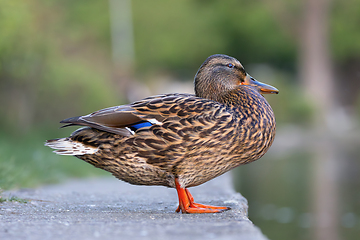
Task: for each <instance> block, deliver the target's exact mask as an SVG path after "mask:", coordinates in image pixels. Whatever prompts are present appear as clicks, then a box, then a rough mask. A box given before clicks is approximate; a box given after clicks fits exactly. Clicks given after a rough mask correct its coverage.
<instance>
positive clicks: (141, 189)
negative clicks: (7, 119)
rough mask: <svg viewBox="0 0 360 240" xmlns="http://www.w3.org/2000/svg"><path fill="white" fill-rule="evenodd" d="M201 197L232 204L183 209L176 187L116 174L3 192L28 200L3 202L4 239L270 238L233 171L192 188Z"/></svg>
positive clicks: (0, 217)
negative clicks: (212, 209) (254, 218)
mask: <svg viewBox="0 0 360 240" xmlns="http://www.w3.org/2000/svg"><path fill="white" fill-rule="evenodd" d="M190 191H191V193H192V195H193V196H194V198H195V201H196V202H199V203H203V204H211V205H221V206H229V207H231V208H232V209H231V210H230V211H227V212H223V213H214V214H180V213H176V212H175V209H176V207H177V204H178V199H177V194H176V190H175V189H169V188H166V187H149V186H133V185H130V184H127V183H124V182H121V181H119V180H117V179H115V178H99V179H85V180H71V181H69V182H66V183H64V184H59V185H50V186H44V187H41V188H37V189H22V190H17V191H9V192H5V193H3V194H2V195H3V197H11V196H16V197H19V198H25V199H29V200H30V201H29V202H28V203H19V202H4V203H0V239H1V240H12V239H31V240H37V239H52V240H56V239H69V240H70V239H102V240H103V239H131V240H137V239H157V240H158V239H160V240H161V239H171V240H177V239H191V240H197V239H224V240H225V239H226V240H227V239H249V240H262V239H267V238H266V237H265V236H264V235H263V234H262V233H261V231H260V230H259V229H258V228H257V227H255V226H254V225H253V224H252V223H251V221H250V220H249V219H248V218H247V201H246V199H245V198H244V197H242V196H241V195H240V194H239V193H235V191H234V190H233V188H232V183H231V180H230V176H229V175H224V176H221V177H219V178H217V179H215V180H212V181H210V182H208V183H206V184H203V185H201V186H199V187H194V188H191V189H190Z"/></svg>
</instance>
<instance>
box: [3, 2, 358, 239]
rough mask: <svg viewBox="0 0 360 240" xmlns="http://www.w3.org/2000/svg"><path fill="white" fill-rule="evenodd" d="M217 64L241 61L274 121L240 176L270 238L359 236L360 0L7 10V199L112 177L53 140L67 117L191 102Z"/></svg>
mask: <svg viewBox="0 0 360 240" xmlns="http://www.w3.org/2000/svg"><path fill="white" fill-rule="evenodd" d="M215 53H223V54H228V55H230V56H233V57H236V58H237V59H239V60H240V61H241V62H242V64H243V65H244V66H245V68H246V70H247V71H248V72H249V73H250V74H251V75H252V76H253V77H255V78H256V79H258V80H259V81H262V82H265V83H268V84H271V85H273V86H275V87H277V88H278V89H279V90H280V94H279V95H276V96H275V95H274V96H273V95H269V96H266V98H267V99H268V101H269V102H270V104H271V105H272V107H273V109H274V111H275V115H276V119H277V126H278V127H277V136H276V139H275V142H274V144H273V146H272V148H271V149H270V150H269V152H268V153H267V154H266V155H265V156H264V157H263V158H262V159H261V160H259V161H257V162H255V163H252V164H250V165H246V166H242V167H239V168H238V169H235V170H234V171H233V175H234V181H235V186H236V188H237V190H238V191H239V192H241V193H242V194H243V195H244V196H245V197H246V198H247V199H248V201H249V205H250V208H249V215H250V219H251V220H252V221H253V222H254V224H255V225H257V226H259V227H260V228H261V230H262V231H263V233H264V234H265V235H267V236H268V237H269V238H270V239H299V240H300V239H356V238H357V237H356V236H360V188H359V187H360V159H359V158H360V157H359V156H360V148H359V147H360V137H359V136H360V134H359V133H360V131H359V124H360V95H359V90H360V0H347V1H341V0H332V1H328V0H304V1H296V0H273V1H271V0H256V1H250V0H237V1H235V0H228V1H215V0H207V1H205V0H184V1H165V0H152V1H141V0H132V1H130V0H118V1H117V0H109V1H98V0H77V1H73V0H61V1H60V0H12V1H6V0H0V101H1V102H0V103H1V105H0V106H1V107H0V116H1V117H0V190H1V189H2V190H7V189H14V188H24V187H36V186H39V185H41V184H48V183H56V182H61V181H63V180H65V179H67V178H71V177H72V178H73V177H89V176H99V175H103V176H107V175H108V174H107V173H105V172H104V171H101V170H98V169H95V168H93V167H92V166H90V165H88V164H86V163H83V162H82V161H80V160H78V159H76V158H74V157H63V156H62V157H59V156H57V155H55V154H53V153H52V152H51V150H50V149H48V148H46V147H44V146H43V143H44V141H45V140H46V139H51V138H57V137H65V136H68V135H69V134H70V133H71V132H72V131H73V130H74V128H72V129H71V128H66V129H58V127H59V126H60V125H59V124H58V122H59V120H62V119H65V118H67V117H72V116H77V115H84V114H88V113H90V112H93V111H96V110H98V109H101V108H105V107H109V106H114V105H120V104H124V103H127V102H129V101H134V100H137V99H140V98H142V97H146V96H148V95H152V94H158V93H167V92H190V93H191V92H192V88H193V86H192V84H193V83H192V81H193V76H194V74H195V73H196V71H197V68H198V67H199V66H200V65H201V63H202V62H203V61H204V60H205V59H206V58H207V57H208V56H210V55H212V54H215Z"/></svg>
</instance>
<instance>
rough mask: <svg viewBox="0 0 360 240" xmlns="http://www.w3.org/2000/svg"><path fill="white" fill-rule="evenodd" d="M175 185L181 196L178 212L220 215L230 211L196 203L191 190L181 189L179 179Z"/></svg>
mask: <svg viewBox="0 0 360 240" xmlns="http://www.w3.org/2000/svg"><path fill="white" fill-rule="evenodd" d="M175 185H176V190H177V193H178V196H179V206H178V208H177V209H176V212H180V210H181V212H182V213H218V212H223V211H226V210H229V209H230V208H229V207H216V206H210V205H203V204H199V203H194V198H193V196H192V195H191V194H190V192H189V190H188V189H186V188H182V187H180V184H179V181H178V179H177V178H176V179H175Z"/></svg>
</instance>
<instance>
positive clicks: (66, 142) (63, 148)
mask: <svg viewBox="0 0 360 240" xmlns="http://www.w3.org/2000/svg"><path fill="white" fill-rule="evenodd" d="M45 146H48V147H50V148H52V149H55V151H53V152H54V153H56V154H59V155H70V156H76V155H85V154H94V153H96V152H97V151H98V150H99V148H98V147H94V146H90V145H85V144H84V143H81V142H77V141H73V140H71V139H70V138H58V139H52V140H47V141H46V142H45Z"/></svg>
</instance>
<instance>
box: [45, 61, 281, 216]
mask: <svg viewBox="0 0 360 240" xmlns="http://www.w3.org/2000/svg"><path fill="white" fill-rule="evenodd" d="M195 93H196V95H192V94H165V95H158V96H154V97H149V98H146V99H143V100H140V101H137V102H134V103H132V104H129V105H122V106H118V107H112V108H107V109H103V110H100V111H97V112H95V113H92V114H89V115H86V116H82V117H75V118H69V119H66V120H64V121H62V123H68V124H69V125H83V126H86V127H84V128H81V129H79V130H77V131H75V132H74V133H73V134H72V135H71V136H70V137H69V138H66V139H60V140H61V141H67V142H71V143H74V142H75V143H80V144H82V146H84V147H85V148H86V149H90V150H92V151H93V152H94V153H93V152H91V154H86V153H87V151H88V150H81V151H82V152H80V154H79V152H77V153H76V152H75V153H74V152H71V150H69V149H68V148H66V147H63V148H61V147H58V146H56V143H57V142H56V141H59V139H55V140H49V141H48V142H47V143H46V144H47V145H49V146H50V147H53V148H55V149H58V150H57V151H56V152H57V153H59V154H68V155H75V156H76V157H78V158H80V159H82V160H84V161H86V162H88V163H90V164H92V165H94V166H95V167H98V168H101V169H104V170H106V171H109V172H111V173H112V174H113V175H114V176H115V177H117V178H119V179H121V180H124V181H126V182H129V183H131V184H138V185H163V186H167V187H173V188H175V187H177V186H176V184H175V183H176V182H178V184H179V185H180V187H181V188H187V187H192V186H197V185H199V184H202V183H204V182H206V181H209V180H211V179H213V178H215V177H217V176H219V175H221V174H223V173H225V172H227V171H229V170H230V169H232V168H235V167H237V166H239V165H241V164H245V163H249V162H252V161H255V160H257V159H259V158H260V157H261V156H263V155H264V154H265V153H266V151H267V150H268V148H269V147H270V145H271V144H272V142H273V140H274V136H275V118H274V114H273V111H272V109H271V107H270V105H269V104H268V102H267V101H266V100H265V98H264V97H263V96H262V94H261V93H277V90H276V89H275V88H273V87H271V86H269V85H265V84H262V83H259V82H257V81H256V80H255V79H253V78H251V77H250V76H249V75H248V74H247V73H246V72H245V70H244V68H243V67H242V65H241V64H240V62H238V61H237V60H236V59H234V58H232V57H229V56H226V55H213V56H210V57H209V58H208V59H207V60H206V61H205V62H204V63H203V65H202V66H201V67H200V68H199V71H198V73H197V75H196V77H195ZM143 122H146V123H148V122H151V124H150V123H148V126H145V127H142V128H139V129H132V126H133V125H134V124H137V123H143ZM64 149H65V150H64ZM69 152H70V153H69ZM175 180H176V181H175ZM189 194H190V193H189ZM179 198H180V195H179ZM190 205H191V204H190ZM180 206H181V202H180ZM202 206H203V205H202ZM181 210H182V211H183V212H184V211H185V210H184V209H182V208H181Z"/></svg>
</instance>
